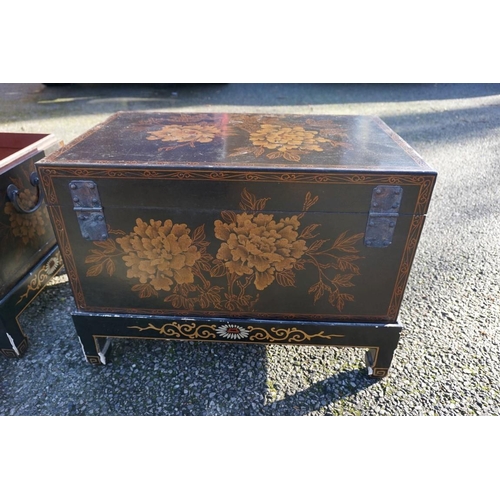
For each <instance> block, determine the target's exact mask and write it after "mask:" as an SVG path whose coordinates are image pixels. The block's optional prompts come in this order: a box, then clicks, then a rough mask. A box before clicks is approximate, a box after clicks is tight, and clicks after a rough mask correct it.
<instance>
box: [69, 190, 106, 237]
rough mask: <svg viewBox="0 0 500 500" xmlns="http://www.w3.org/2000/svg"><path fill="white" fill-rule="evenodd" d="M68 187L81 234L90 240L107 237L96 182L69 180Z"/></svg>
mask: <svg viewBox="0 0 500 500" xmlns="http://www.w3.org/2000/svg"><path fill="white" fill-rule="evenodd" d="M69 189H70V193H71V199H72V200H73V210H74V211H75V212H76V217H77V219H78V224H79V225H80V231H81V233H82V236H83V237H84V238H85V239H86V240H90V241H103V240H106V239H108V229H107V226H106V220H105V218H104V213H103V211H102V206H101V199H100V198H99V191H98V190H97V185H96V183H95V182H93V181H71V182H70V183H69Z"/></svg>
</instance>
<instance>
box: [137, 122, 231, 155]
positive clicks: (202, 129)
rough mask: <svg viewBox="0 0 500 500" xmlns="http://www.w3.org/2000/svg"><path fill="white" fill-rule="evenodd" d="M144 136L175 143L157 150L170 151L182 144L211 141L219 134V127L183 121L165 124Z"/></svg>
mask: <svg viewBox="0 0 500 500" xmlns="http://www.w3.org/2000/svg"><path fill="white" fill-rule="evenodd" d="M150 134H151V135H149V136H148V137H146V139H148V140H149V141H158V140H160V141H162V142H174V143H177V144H175V145H172V146H165V147H161V148H159V149H158V151H171V150H173V149H177V148H180V147H184V146H190V147H192V148H194V147H195V144H196V143H197V142H199V143H207V142H212V141H213V140H214V138H215V137H216V136H217V135H220V134H221V129H220V128H219V127H218V126H216V125H214V124H211V123H207V122H201V123H185V124H171V125H165V126H164V127H163V128H161V129H160V130H156V131H153V132H150Z"/></svg>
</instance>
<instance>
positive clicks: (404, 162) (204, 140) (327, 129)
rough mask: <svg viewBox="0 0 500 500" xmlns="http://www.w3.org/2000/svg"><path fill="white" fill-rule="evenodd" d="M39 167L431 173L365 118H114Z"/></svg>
mask: <svg viewBox="0 0 500 500" xmlns="http://www.w3.org/2000/svg"><path fill="white" fill-rule="evenodd" d="M44 163H50V164H54V165H56V164H59V165H61V164H65V165H70V164H78V165H87V166H91V165H95V166H101V167H102V166H124V165H127V166H136V167H141V166H142V167H151V166H163V167H165V168H169V167H172V166H175V167H179V166H185V167H186V168H195V167H200V168H207V169H209V168H213V167H226V168H236V167H237V168H251V169H255V168H278V169H283V170H303V169H308V170H309V169H313V170H332V169H333V170H350V171H364V172H369V171H375V172H394V173H395V172H405V173H408V174H409V173H412V172H413V173H423V172H425V173H432V169H430V168H429V167H428V166H427V165H426V164H425V162H424V161H423V160H422V159H421V158H420V157H419V156H418V154H417V153H415V151H413V150H412V149H411V148H410V147H409V146H408V145H407V144H406V143H405V142H404V141H403V140H402V139H401V138H400V137H399V136H398V135H397V134H396V133H395V132H393V131H392V130H391V129H390V128H389V127H388V126H387V125H385V123H384V122H383V121H382V120H380V119H379V118H376V117H370V116H323V115H309V116H308V115H259V114H234V113H233V114H207V113H197V114H190V113H164V112H119V113H116V114H114V115H112V116H111V117H110V118H109V119H108V120H107V121H105V122H104V123H102V124H100V125H98V126H96V127H94V128H93V129H91V130H89V131H88V132H87V133H86V134H84V135H82V136H81V137H79V138H78V139H76V140H74V141H73V142H71V143H70V144H68V145H67V146H66V147H65V148H63V149H62V150H60V151H59V152H57V153H56V154H54V155H52V156H51V157H50V158H49V159H47V160H46V161H44Z"/></svg>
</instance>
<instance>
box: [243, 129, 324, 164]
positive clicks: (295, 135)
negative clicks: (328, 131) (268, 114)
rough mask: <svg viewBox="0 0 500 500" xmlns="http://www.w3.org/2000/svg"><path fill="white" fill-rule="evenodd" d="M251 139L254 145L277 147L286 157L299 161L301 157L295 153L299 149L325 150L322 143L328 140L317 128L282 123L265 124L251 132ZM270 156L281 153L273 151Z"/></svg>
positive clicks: (276, 156) (274, 156)
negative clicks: (283, 124) (290, 125)
mask: <svg viewBox="0 0 500 500" xmlns="http://www.w3.org/2000/svg"><path fill="white" fill-rule="evenodd" d="M250 140H251V141H252V144H253V145H254V146H262V147H263V148H265V149H276V150H277V151H278V152H281V153H282V154H283V156H284V155H285V153H286V154H287V156H286V157H285V158H286V159H289V160H293V161H299V160H300V157H299V158H297V155H294V154H293V153H294V152H299V151H323V149H322V148H321V147H320V144H321V143H325V142H328V139H325V138H323V137H321V136H318V132H317V131H315V130H305V129H304V127H284V126H282V125H272V124H264V125H261V126H260V129H259V130H258V131H257V132H254V133H252V134H250ZM267 156H268V158H279V157H280V156H281V155H278V154H277V153H274V154H273V153H271V154H268V155H267Z"/></svg>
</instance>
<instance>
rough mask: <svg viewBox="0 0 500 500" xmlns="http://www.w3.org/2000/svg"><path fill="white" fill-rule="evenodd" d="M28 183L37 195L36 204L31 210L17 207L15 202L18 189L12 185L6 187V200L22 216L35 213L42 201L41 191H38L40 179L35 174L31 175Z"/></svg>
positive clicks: (17, 204) (17, 203)
mask: <svg viewBox="0 0 500 500" xmlns="http://www.w3.org/2000/svg"><path fill="white" fill-rule="evenodd" d="M30 183H31V185H32V186H35V187H36V190H37V194H38V202H37V203H36V205H35V206H34V207H33V208H30V209H28V210H26V209H25V208H23V207H21V205H19V202H18V200H17V197H18V196H19V189H17V187H16V186H15V185H14V184H10V185H9V186H8V187H7V198H8V200H9V201H10V202H11V203H12V204H13V205H14V208H15V209H16V210H17V211H18V212H20V213H22V214H32V213H33V212H36V211H37V210H38V209H39V208H40V205H41V204H42V201H43V191H42V190H41V189H40V178H39V177H38V174H37V173H36V172H32V173H31V175H30Z"/></svg>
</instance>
